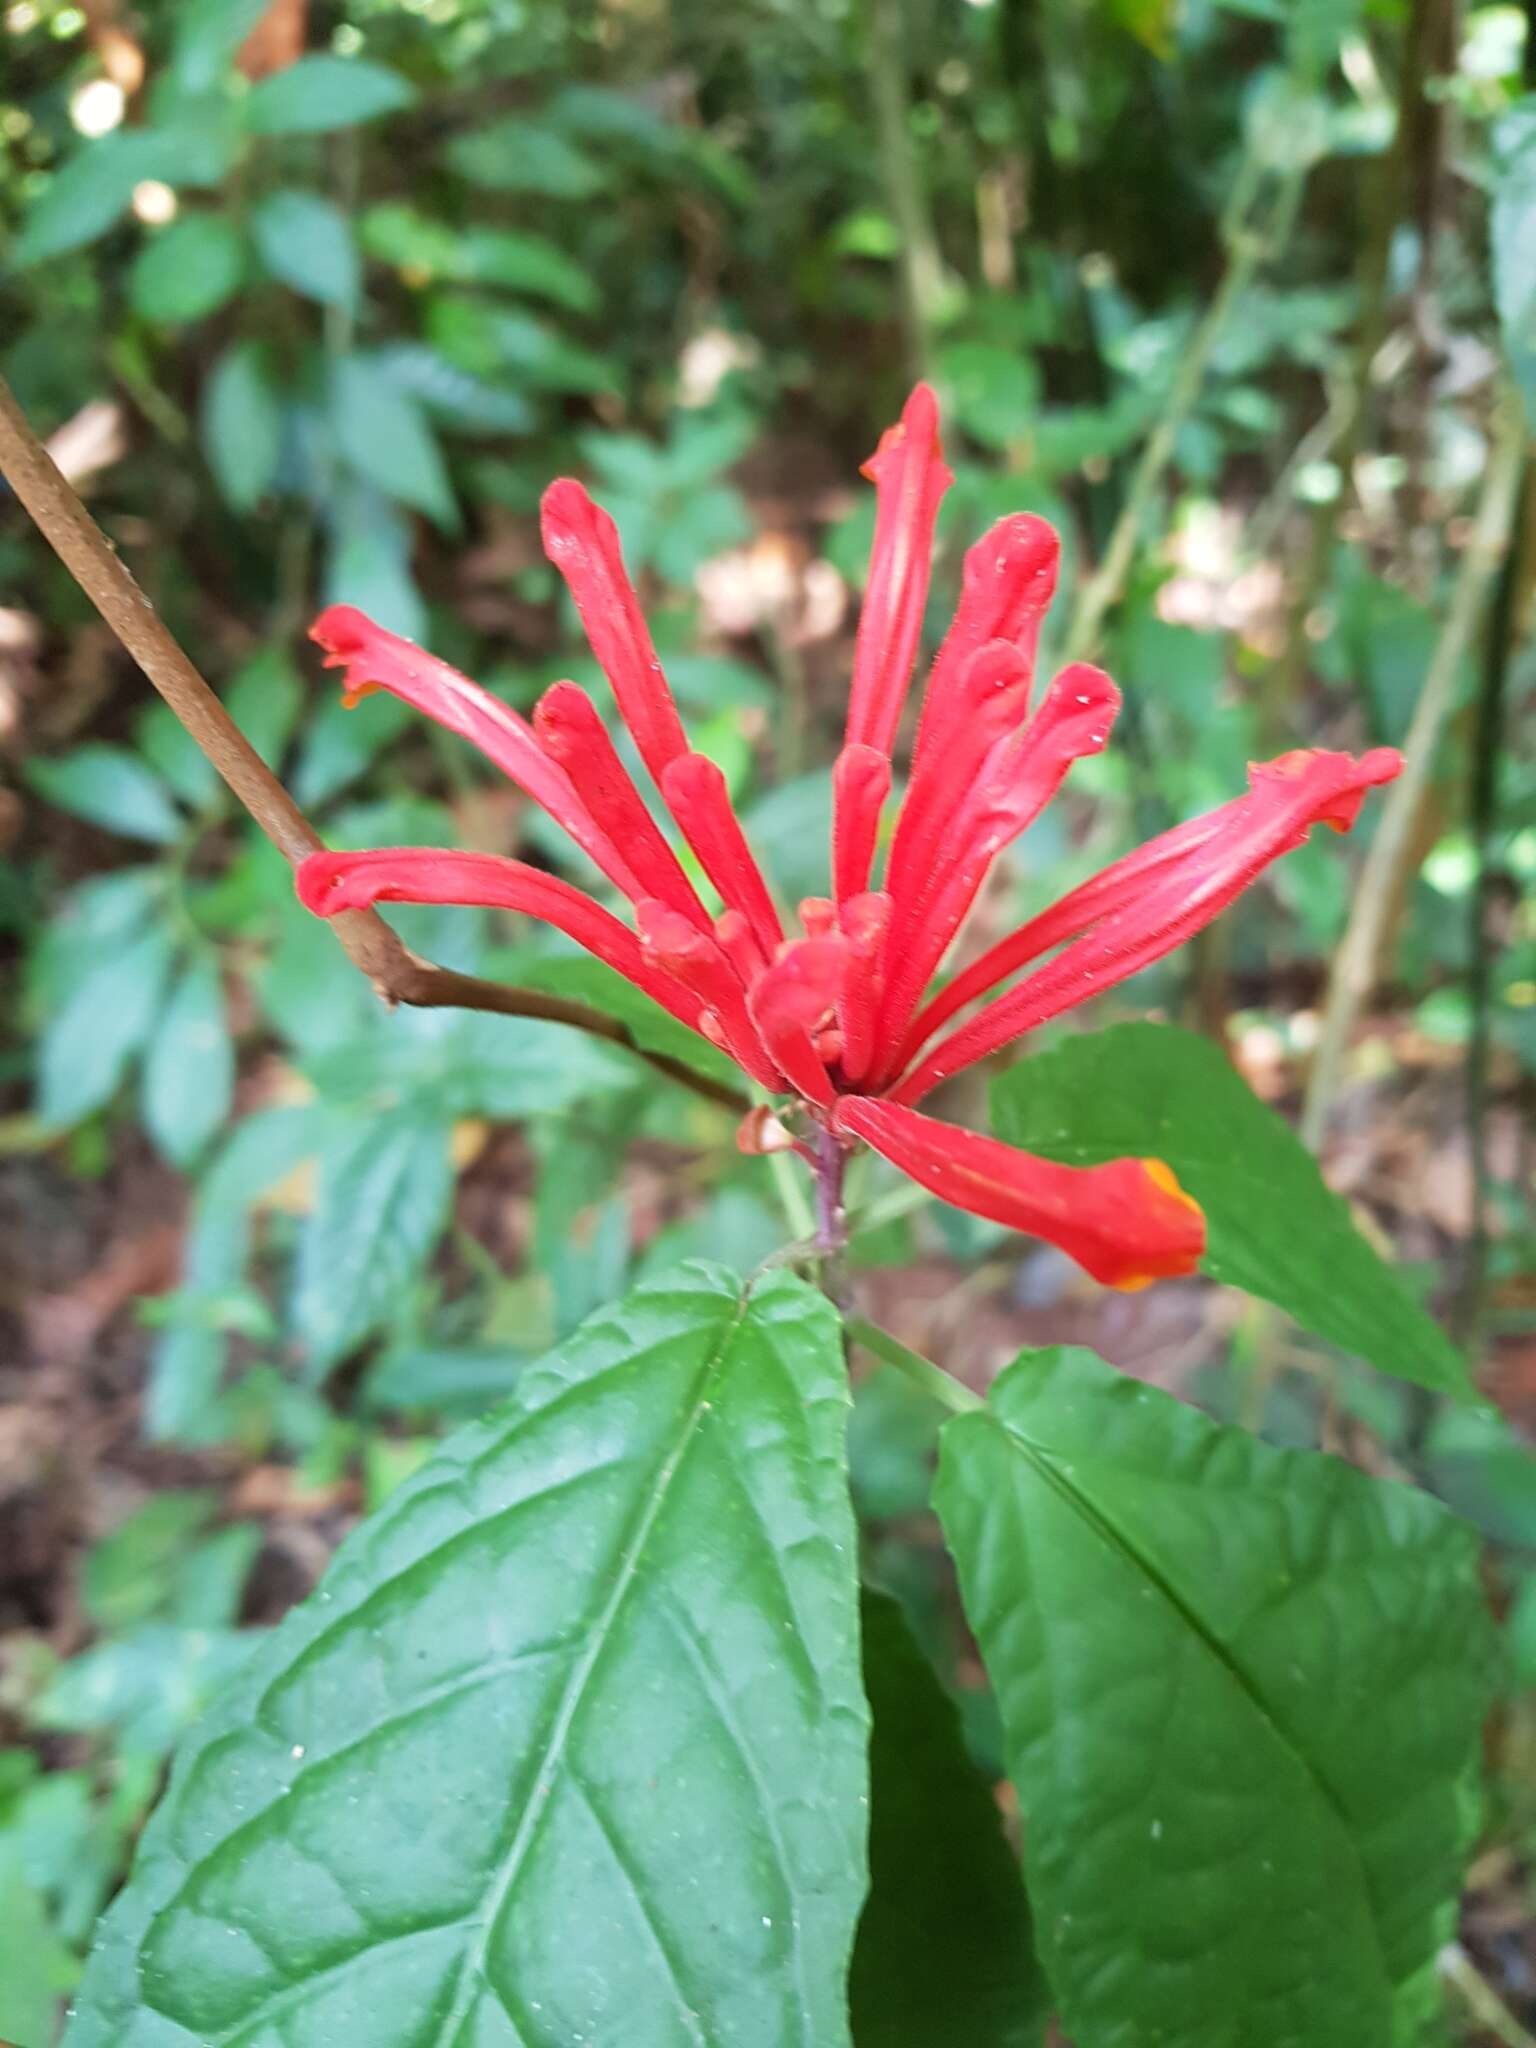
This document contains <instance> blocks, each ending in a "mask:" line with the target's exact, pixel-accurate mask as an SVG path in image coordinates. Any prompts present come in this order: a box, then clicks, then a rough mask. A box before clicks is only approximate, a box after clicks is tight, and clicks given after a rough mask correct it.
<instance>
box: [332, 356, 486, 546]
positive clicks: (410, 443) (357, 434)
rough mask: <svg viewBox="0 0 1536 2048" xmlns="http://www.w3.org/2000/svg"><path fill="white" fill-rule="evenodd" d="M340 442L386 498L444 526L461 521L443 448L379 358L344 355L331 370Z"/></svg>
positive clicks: (346, 454) (354, 464)
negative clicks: (423, 514)
mask: <svg viewBox="0 0 1536 2048" xmlns="http://www.w3.org/2000/svg"><path fill="white" fill-rule="evenodd" d="M331 425H332V428H333V431H334V432H335V435H336V445H337V447H338V448H339V449H340V451H341V453H342V455H343V456H344V457H345V459H346V461H347V462H348V463H349V464H350V465H351V467H352V468H353V469H354V470H355V471H356V472H357V474H358V475H359V476H360V477H362V478H364V479H365V481H366V482H368V483H370V484H372V485H373V486H374V487H375V488H376V489H377V490H380V491H383V492H384V494H385V496H386V497H390V498H397V499H398V500H399V501H400V503H401V504H402V505H411V506H413V507H414V508H415V509H416V510H417V511H418V512H425V513H426V514H427V516H428V518H429V519H432V520H434V521H435V522H436V523H437V524H438V525H439V526H442V527H446V528H450V529H451V528H452V527H454V526H456V525H457V523H458V508H457V507H456V505H455V504H454V499H453V488H452V486H451V485H450V483H449V481H448V472H447V469H446V468H445V467H444V464H443V457H442V451H441V450H440V449H439V447H438V445H437V439H436V437H435V435H434V434H433V432H432V429H431V428H430V427H429V426H428V425H427V423H426V420H425V419H424V418H423V416H422V412H421V408H420V406H419V405H417V403H416V402H415V400H414V399H412V398H411V397H409V396H408V395H407V393H405V392H404V391H402V390H401V388H400V386H399V385H398V384H397V383H396V382H395V381H394V379H393V378H392V377H391V376H390V374H389V370H388V366H387V364H385V363H381V362H379V361H378V360H377V359H376V358H375V357H372V356H365V355H351V356H343V357H342V358H341V360H340V361H339V362H338V363H336V364H335V366H334V368H333V370H332V373H331Z"/></svg>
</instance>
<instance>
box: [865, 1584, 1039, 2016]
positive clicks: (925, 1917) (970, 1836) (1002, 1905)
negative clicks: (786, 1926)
mask: <svg viewBox="0 0 1536 2048" xmlns="http://www.w3.org/2000/svg"><path fill="white" fill-rule="evenodd" d="M861 1619H862V1621H863V1636H864V1688H865V1691H866V1692H867V1693H868V1695H869V1705H870V1712H871V1715H872V1716H873V1721H874V1731H873V1734H872V1735H871V1738H870V1745H869V1775H870V1817H869V1863H870V1891H869V1898H868V1900H867V1901H866V1903H865V1906H864V1913H863V1917H862V1918H861V1920H860V1921H859V1932H858V1939H857V1940H856V1942H855V1943H854V1950H853V1968H852V1972H851V1976H850V1980H849V1986H848V1996H849V2004H850V2006H851V2008H852V2014H853V2038H854V2041H855V2043H856V2044H857V2048H951V2044H952V2043H960V2042H963V2043H964V2044H965V2048H1033V2044H1036V2043H1038V2042H1039V2041H1040V2040H1041V2038H1042V2036H1043V2034H1044V2031H1045V2019H1046V1998H1045V1987H1044V1982H1043V1980H1042V1978H1041V1975H1040V1969H1039V1965H1038V1964H1037V1963H1036V1961H1035V1955H1034V1946H1033V1942H1032V1939H1031V1935H1030V1925H1029V1906H1028V1903H1027V1901H1026V1900H1025V1897H1024V1884H1023V1880H1022V1878H1021V1877H1020V1875H1019V1866H1018V1861H1017V1859H1016V1858H1015V1856H1014V1854H1013V1851H1012V1850H1011V1849H1010V1848H1009V1847H1008V1845H1007V1843H1006V1842H1005V1841H1004V1840H1003V1829H1002V1818H1001V1815H1000V1814H999V1812H998V1809H997V1805H996V1802H995V1800H994V1799H993V1797H992V1789H991V1787H990V1786H989V1785H988V1784H987V1782H986V1780H985V1778H983V1777H982V1775H981V1773H980V1772H979V1771H978V1770H977V1768H976V1766H975V1765H974V1764H973V1763H972V1762H971V1760H970V1758H969V1757H968V1756H967V1755H966V1751H965V1743H964V1740H963V1737H962V1735H961V1731H960V1717H959V1715H958V1714H957V1713H956V1712H955V1709H954V1706H953V1704H952V1703H951V1701H950V1700H949V1699H948V1698H947V1697H946V1695H945V1692H944V1689H943V1687H942V1686H941V1685H940V1684H939V1681H938V1679H937V1678H936V1677H935V1676H934V1673H933V1669H932V1667H931V1665H930V1664H929V1662H928V1660H927V1658H926V1657H925V1656H924V1655H923V1653H922V1651H921V1650H920V1649H919V1648H918V1647H917V1644H916V1643H915V1642H914V1641H913V1639H912V1632H911V1630H910V1629H909V1628H908V1627H907V1624H906V1621H905V1620H904V1619H903V1616H902V1612H901V1609H900V1607H899V1606H898V1605H897V1603H896V1602H895V1601H894V1600H893V1599H891V1598H890V1596H889V1595H888V1594H885V1593H873V1592H869V1591H866V1592H865V1594H864V1596H863V1600H862V1602H861Z"/></svg>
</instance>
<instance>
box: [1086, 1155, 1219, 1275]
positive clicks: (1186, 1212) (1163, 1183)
mask: <svg viewBox="0 0 1536 2048" xmlns="http://www.w3.org/2000/svg"><path fill="white" fill-rule="evenodd" d="M1140 1165H1141V1169H1142V1171H1143V1173H1145V1175H1146V1177H1147V1179H1148V1180H1149V1181H1150V1182H1151V1184H1152V1188H1153V1191H1154V1192H1153V1200H1152V1204H1151V1207H1152V1208H1153V1209H1154V1211H1155V1212H1157V1221H1158V1223H1159V1224H1160V1226H1161V1227H1162V1229H1163V1232H1164V1241H1163V1242H1162V1243H1161V1244H1160V1245H1159V1246H1158V1249H1157V1253H1156V1255H1155V1257H1153V1258H1152V1259H1150V1260H1148V1261H1147V1262H1146V1263H1145V1264H1142V1263H1137V1264H1134V1265H1132V1266H1131V1267H1129V1269H1128V1270H1126V1271H1123V1272H1118V1273H1104V1274H1102V1275H1101V1276H1100V1277H1101V1278H1102V1279H1103V1281H1104V1284H1105V1285H1106V1286H1107V1287H1113V1288H1114V1289H1115V1291H1116V1292H1117V1293H1119V1294H1139V1293H1140V1291H1141V1290H1142V1288H1143V1287H1150V1286H1151V1285H1152V1282H1153V1281H1154V1280H1180V1279H1184V1278H1185V1277H1186V1276H1187V1275H1189V1274H1191V1273H1194V1272H1196V1271H1198V1269H1199V1265H1200V1261H1201V1259H1202V1257H1203V1256H1204V1254H1205V1211H1204V1210H1203V1209H1202V1208H1201V1207H1200V1204H1199V1203H1198V1202H1197V1201H1196V1200H1195V1198H1194V1196H1193V1195H1191V1194H1189V1193H1187V1192H1186V1191H1185V1189H1184V1188H1182V1187H1181V1186H1180V1185H1179V1179H1178V1176H1177V1175H1176V1174H1175V1172H1174V1170H1173V1168H1172V1167H1171V1166H1169V1165H1168V1164H1167V1162H1166V1161H1165V1160H1162V1159H1143V1160H1141V1161H1140Z"/></svg>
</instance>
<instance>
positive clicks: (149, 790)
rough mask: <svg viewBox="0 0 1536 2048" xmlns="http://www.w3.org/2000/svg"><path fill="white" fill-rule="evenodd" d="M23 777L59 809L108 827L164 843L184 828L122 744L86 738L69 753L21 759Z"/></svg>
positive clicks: (161, 787) (156, 782)
mask: <svg viewBox="0 0 1536 2048" xmlns="http://www.w3.org/2000/svg"><path fill="white" fill-rule="evenodd" d="M27 780H28V781H29V782H30V783H31V784H32V787H33V788H34V789H35V790H37V792H38V793H39V795H41V796H44V797H46V798H47V799H48V801H49V803H51V804H56V805H57V806H58V808H59V809H60V810H61V811H72V812H73V813H74V815H75V816H76V817H77V818H86V819H88V820H89V821H90V823H91V824H93V825H104V826H105V827H106V829H107V830H108V831H109V832H121V833H123V834H124V835H125V836H126V837H128V838H130V839H149V840H153V841H154V842H155V843H156V844H157V845H161V846H165V845H169V844H170V843H171V842H172V841H173V840H176V839H179V838H180V837H181V835H182V832H183V831H184V829H185V822H184V820H183V818H182V815H181V813H180V811H178V810H177V808H176V805H175V803H174V802H173V801H172V799H171V794H170V792H169V790H168V789H167V788H166V786H165V784H164V783H163V782H162V781H161V780H160V778H159V776H158V775H156V774H155V772H154V771H153V769H150V768H146V767H145V765H144V763H143V762H142V761H141V760H140V759H139V757H138V756H137V754H131V753H129V751H128V749H127V748H126V747H112V746H106V745H103V744H97V743H92V744H90V745H87V746H83V747H76V748H75V750H74V751H73V753H69V754H55V755H53V756H52V757H51V758H48V759H43V760H37V761H31V762H29V763H28V764H27Z"/></svg>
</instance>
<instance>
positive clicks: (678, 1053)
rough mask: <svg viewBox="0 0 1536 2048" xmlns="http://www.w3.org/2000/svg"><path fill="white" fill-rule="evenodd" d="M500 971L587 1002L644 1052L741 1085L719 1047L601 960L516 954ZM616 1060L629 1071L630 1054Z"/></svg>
mask: <svg viewBox="0 0 1536 2048" xmlns="http://www.w3.org/2000/svg"><path fill="white" fill-rule="evenodd" d="M503 967H504V971H505V972H506V974H507V976H508V978H509V979H513V980H516V981H518V982H520V983H521V984H522V986H523V987H525V988H537V989H543V990H545V991H546V992H547V993H548V994H550V995H556V996H568V997H570V999H571V1000H572V1001H573V1002H579V1003H588V1004H590V1005H591V1007H592V1008H593V1009H595V1010H602V1011H604V1012H606V1014H607V1015H608V1016H610V1017H616V1018H617V1019H618V1020H619V1022H620V1023H621V1024H624V1025H626V1026H627V1027H628V1029H629V1030H630V1031H631V1032H632V1033H633V1034H634V1038H635V1041H636V1043H637V1044H638V1045H641V1046H643V1047H644V1048H645V1050H646V1051H647V1052H659V1053H664V1054H665V1055H666V1056H667V1057H668V1058H669V1059H675V1060H681V1061H682V1062H683V1063H684V1065H685V1066H690V1067H692V1068H693V1069H694V1071H695V1072H696V1073H700V1074H707V1075H708V1076H709V1077H710V1078H711V1079H712V1080H716V1081H724V1082H727V1083H728V1084H729V1085H731V1086H732V1087H735V1086H736V1085H737V1084H738V1083H739V1082H740V1079H741V1073H740V1070H739V1068H738V1067H737V1066H736V1064H735V1062H734V1061H733V1060H730V1059H727V1057H726V1055H725V1054H724V1053H723V1052H721V1051H720V1049H719V1048H718V1046H714V1045H711V1044H710V1042H709V1040H708V1039H707V1038H704V1037H702V1036H701V1035H700V1034H699V1033H698V1032H697V1031H690V1030H689V1028H688V1026H687V1025H686V1024H680V1023H678V1021H677V1019H676V1018H675V1017H672V1016H670V1015H669V1014H668V1013H667V1012H666V1011H665V1010H664V1009H663V1008H662V1007H661V1005H660V1004H659V1003H653V1002H652V1001H651V999H650V997H649V996H648V995H646V993H645V992H644V990H643V989H638V988H636V987H635V985H634V983H633V982H629V981H626V980H625V979H624V977H623V975H621V974H616V973H615V972H614V970H613V969H612V968H611V967H608V966H606V965H605V964H604V963H603V962H602V961H601V960H591V959H587V958H586V957H585V956H583V955H581V954H576V953H532V952H524V951H522V950H518V951H517V952H515V953H512V954H510V955H509V956H508V957H507V958H506V960H505V961H504V963H503ZM554 1028H556V1029H558V1028H559V1027H554ZM616 1057H621V1058H626V1057H627V1062H628V1064H629V1066H630V1067H631V1069H633V1055H629V1056H625V1055H616Z"/></svg>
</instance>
